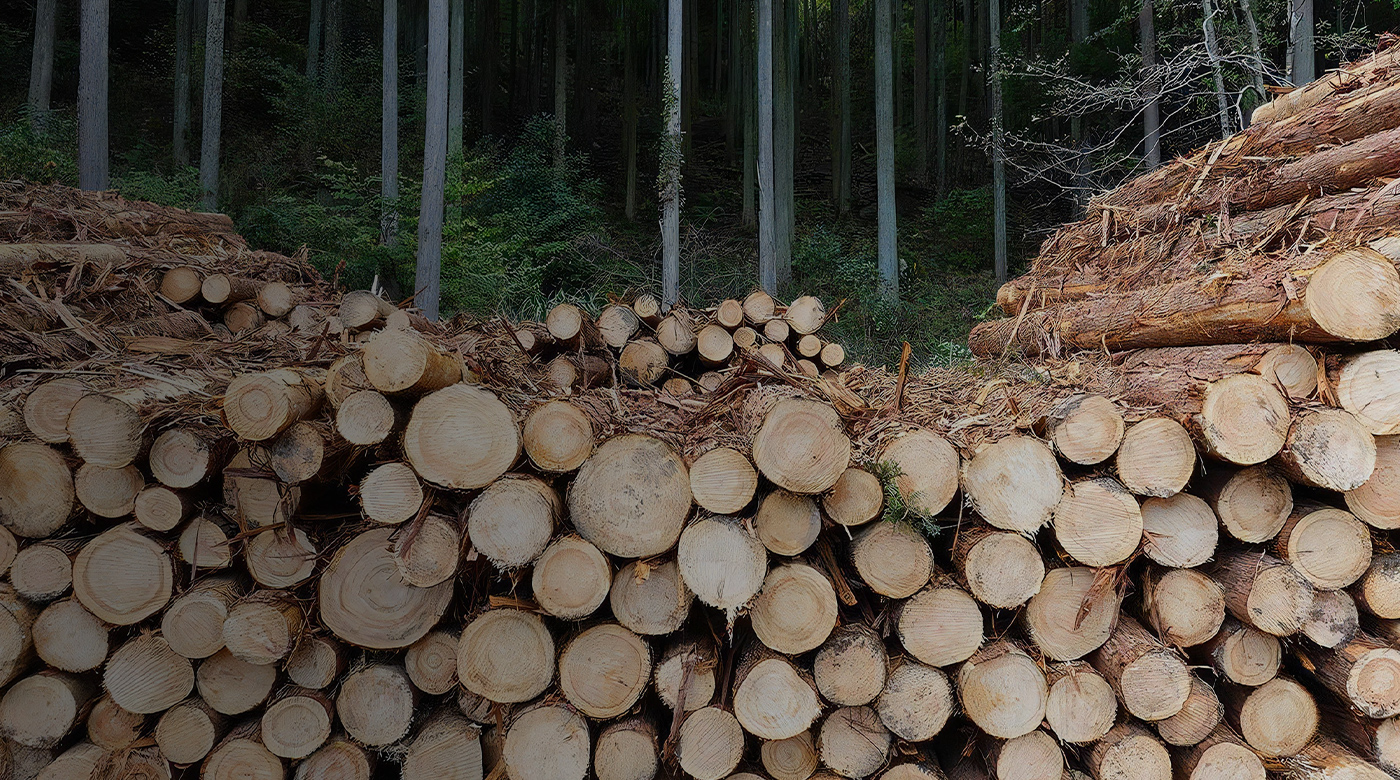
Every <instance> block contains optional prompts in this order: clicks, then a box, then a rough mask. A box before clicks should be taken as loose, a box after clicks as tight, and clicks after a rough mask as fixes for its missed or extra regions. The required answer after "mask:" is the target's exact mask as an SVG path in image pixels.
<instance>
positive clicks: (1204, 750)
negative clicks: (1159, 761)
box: [1177, 723, 1266, 780]
mask: <svg viewBox="0 0 1400 780" xmlns="http://www.w3.org/2000/svg"><path fill="white" fill-rule="evenodd" d="M1177 756H1178V758H1179V759H1180V761H1181V765H1180V771H1181V772H1182V773H1183V774H1185V776H1187V777H1190V778H1193V780H1265V778H1266V773H1265V770H1264V762H1263V761H1261V760H1260V759H1259V756H1258V755H1257V754H1256V753H1255V752H1254V751H1253V750H1251V749H1250V748H1249V746H1248V745H1246V744H1245V741H1244V737H1241V736H1240V735H1239V734H1237V733H1235V730H1234V729H1232V728H1230V727H1229V726H1228V725H1226V724H1223V723H1222V724H1221V725H1219V726H1216V727H1215V730H1214V731H1212V732H1211V733H1210V734H1209V735H1208V736H1207V737H1206V738H1205V739H1203V740H1201V741H1200V742H1198V743H1196V744H1195V745H1193V746H1192V747H1191V748H1190V749H1189V750H1185V751H1182V752H1180V753H1178V754H1177Z"/></svg>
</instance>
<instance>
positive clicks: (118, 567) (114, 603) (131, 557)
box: [73, 525, 174, 626]
mask: <svg viewBox="0 0 1400 780" xmlns="http://www.w3.org/2000/svg"><path fill="white" fill-rule="evenodd" d="M173 585H174V568H173V566H172V564H171V561H170V556H169V554H167V553H166V551H165V548H164V547H162V546H160V545H159V544H157V543H156V542H154V541H152V540H150V539H148V538H146V537H145V536H142V535H141V534H139V533H137V532H136V531H135V530H133V529H132V528H131V526H129V525H119V526H117V527H115V528H113V529H111V530H109V531H106V532H104V533H102V534H100V535H99V536H97V537H96V538H94V539H93V540H91V541H89V542H88V543H87V544H86V545H84V546H83V549H82V550H80V551H79V552H78V556H77V558H76V559H74V562H73V595H74V596H76V597H77V599H78V601H80V602H82V605H83V606H84V607H86V608H87V609H88V611H89V612H91V613H92V614H94V615H96V616H97V617H99V618H101V619H102V620H104V621H106V622H108V623H111V624H113V625H118V626H129V625H132V624H134V623H139V622H141V621H142V620H145V619H146V618H148V617H150V616H151V615H154V614H155V613H156V612H158V611H160V610H161V609H163V608H164V607H165V605H166V604H167V603H168V602H169V601H170V593H171V588H172V586H173Z"/></svg>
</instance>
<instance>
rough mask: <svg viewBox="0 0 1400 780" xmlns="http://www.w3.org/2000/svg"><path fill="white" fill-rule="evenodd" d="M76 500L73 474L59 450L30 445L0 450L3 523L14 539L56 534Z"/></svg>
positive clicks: (0, 489) (0, 514)
mask: <svg viewBox="0 0 1400 780" xmlns="http://www.w3.org/2000/svg"><path fill="white" fill-rule="evenodd" d="M75 498H76V493H75V492H74V488H73V473H72V472H71V471H69V469H68V464H67V463H65V462H64V461H63V458H62V456H60V455H59V454H58V453H57V452H56V451H54V450H53V449H51V448H50V447H48V446H46V445H43V444H34V443H30V442H16V443H14V444H8V445H6V446H4V447H2V448H0V522H3V523H4V525H5V527H6V528H7V529H9V530H10V531H11V532H13V533H14V535H15V536H23V537H30V538H37V537H46V536H51V535H53V534H54V533H56V532H57V531H58V530H59V529H60V528H62V527H63V524H64V523H66V522H67V521H68V517H69V515H71V514H72V513H73V500H74V499H75Z"/></svg>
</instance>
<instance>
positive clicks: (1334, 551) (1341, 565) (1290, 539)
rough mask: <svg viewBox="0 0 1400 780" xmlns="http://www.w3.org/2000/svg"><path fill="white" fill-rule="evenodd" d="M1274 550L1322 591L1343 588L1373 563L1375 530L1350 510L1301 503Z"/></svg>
mask: <svg viewBox="0 0 1400 780" xmlns="http://www.w3.org/2000/svg"><path fill="white" fill-rule="evenodd" d="M1274 552H1275V553H1276V554H1277V555H1278V557H1279V558H1281V559H1283V560H1285V561H1288V562H1289V563H1290V564H1292V565H1293V568H1294V569H1296V570H1297V571H1298V573H1299V574H1301V575H1303V577H1305V578H1306V579H1307V580H1308V582H1311V583H1312V585H1313V587H1314V588H1316V589H1318V590H1340V589H1341V588H1345V587H1347V586H1348V585H1350V584H1352V583H1353V582H1356V581H1357V580H1358V579H1360V578H1361V575H1363V574H1365V573H1366V570H1367V569H1368V568H1369V567H1370V566H1371V532H1370V530H1369V529H1367V527H1366V525H1365V524H1364V523H1362V522H1361V521H1360V520H1357V519H1356V517H1355V516H1353V515H1352V514H1351V513H1350V512H1345V511H1342V510H1340V509H1334V508H1332V507H1328V506H1322V505H1321V504H1315V503H1312V502H1299V503H1297V504H1295V505H1294V507H1293V514H1292V515H1290V516H1289V518H1288V521H1287V522H1285V523H1284V524H1283V529H1282V530H1281V531H1279V534H1278V538H1277V539H1275V540H1274Z"/></svg>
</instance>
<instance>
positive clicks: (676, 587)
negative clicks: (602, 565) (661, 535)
mask: <svg viewBox="0 0 1400 780" xmlns="http://www.w3.org/2000/svg"><path fill="white" fill-rule="evenodd" d="M694 600H695V595H694V594H693V593H691V591H690V588H688V587H686V584H685V581H684V580H683V579H682V578H681V572H680V567H679V566H677V565H676V562H675V561H674V560H668V561H665V562H662V563H660V564H659V565H653V564H649V563H642V562H640V561H633V562H632V563H629V564H627V565H626V566H624V567H622V568H621V569H619V570H618V572H617V574H616V575H615V576H614V577H613V582H612V588H611V590H610V591H609V594H608V601H609V604H610V606H611V607H612V613H613V617H615V618H617V622H619V623H621V624H622V625H624V626H626V627H627V628H628V629H629V630H631V631H634V632H636V633H638V634H642V635H643V636H661V635H664V634H670V633H672V632H675V631H678V630H680V627H681V625H682V624H683V623H685V619H686V617H688V616H689V615H690V605H691V602H693V601H694Z"/></svg>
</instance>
